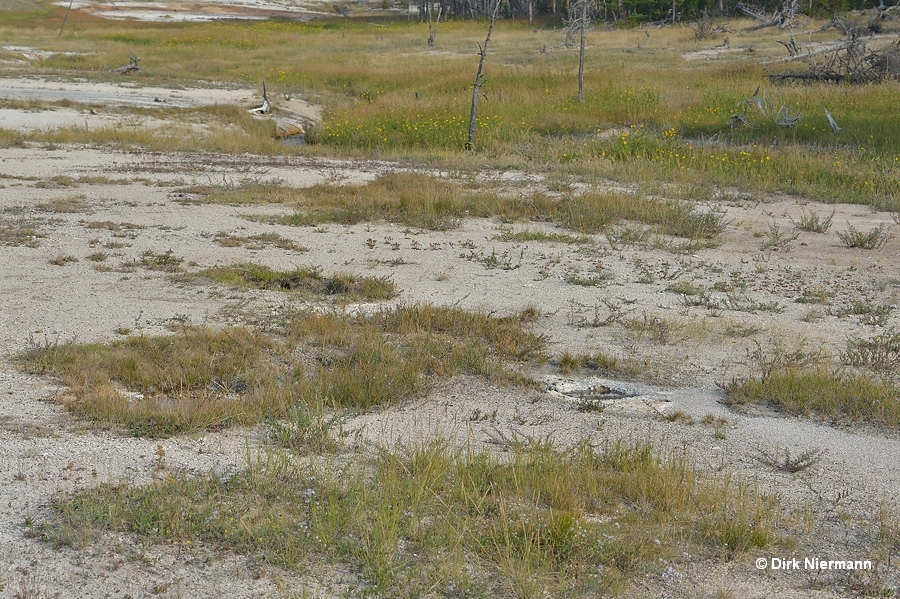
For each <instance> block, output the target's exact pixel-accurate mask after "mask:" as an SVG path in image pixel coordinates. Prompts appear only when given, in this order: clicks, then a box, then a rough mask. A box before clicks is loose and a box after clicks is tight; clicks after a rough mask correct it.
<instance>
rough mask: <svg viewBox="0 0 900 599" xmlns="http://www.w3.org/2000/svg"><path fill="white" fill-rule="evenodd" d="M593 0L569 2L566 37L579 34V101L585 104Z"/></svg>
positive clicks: (569, 37)
mask: <svg viewBox="0 0 900 599" xmlns="http://www.w3.org/2000/svg"><path fill="white" fill-rule="evenodd" d="M593 8H594V2H593V0H575V2H572V3H571V4H569V18H568V20H567V25H568V29H567V31H566V39H567V40H569V39H571V38H572V37H574V36H576V35H578V36H579V46H578V47H579V51H578V101H579V102H580V103H582V104H584V46H585V37H586V36H587V32H588V30H589V29H590V28H591V20H592V18H593Z"/></svg>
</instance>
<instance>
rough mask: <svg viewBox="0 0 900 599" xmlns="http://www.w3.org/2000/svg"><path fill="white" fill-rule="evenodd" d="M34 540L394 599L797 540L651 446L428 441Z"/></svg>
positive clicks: (267, 465)
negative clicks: (104, 546) (501, 446)
mask: <svg viewBox="0 0 900 599" xmlns="http://www.w3.org/2000/svg"><path fill="white" fill-rule="evenodd" d="M54 507H55V516H54V517H53V518H52V519H51V521H50V522H48V523H47V524H44V525H41V526H39V527H37V528H36V529H34V530H31V531H30V532H29V534H32V535H36V536H42V537H43V538H45V539H46V540H49V541H52V542H55V543H59V544H71V545H75V546H83V545H87V544H88V543H89V542H90V540H91V539H92V538H94V537H96V536H97V535H98V533H102V532H104V531H111V532H127V533H134V534H137V535H139V536H140V537H142V538H144V539H147V540H149V541H152V542H162V541H167V542H175V543H187V542H192V543H195V542H203V543H207V544H211V545H214V546H217V547H221V548H223V549H228V550H231V551H234V552H237V553H241V554H249V555H251V556H253V557H254V558H255V559H257V560H259V561H260V562H262V563H265V564H267V565H273V566H283V567H288V568H298V569H300V568H304V567H306V565H307V564H308V563H309V562H310V561H318V560H322V559H325V560H327V561H330V562H332V563H336V564H340V565H349V566H350V567H352V568H353V569H354V570H355V571H357V572H359V574H360V576H361V578H362V579H363V581H364V583H365V584H371V585H374V589H373V590H374V591H376V592H377V593H378V594H379V596H383V597H401V596H403V597H406V596H409V594H410V593H412V594H413V595H417V594H419V593H421V594H426V593H434V592H439V593H441V594H447V595H451V596H456V595H461V596H475V597H479V596H493V597H497V596H521V597H540V596H567V597H596V596H598V595H599V594H604V595H606V594H608V593H610V592H616V591H621V590H623V589H625V588H626V587H627V584H628V581H629V579H630V578H633V577H640V576H642V575H646V574H649V573H654V575H656V576H658V575H659V574H658V571H659V570H660V569H662V567H661V566H660V563H661V562H660V560H661V559H665V560H668V561H669V562H670V563H676V564H677V563H678V562H679V561H680V560H682V559H685V558H683V557H682V556H683V554H684V553H685V552H690V553H691V554H694V555H697V554H700V555H705V556H710V557H719V559H726V560H729V559H732V558H733V557H734V556H736V555H738V554H741V553H743V552H745V551H748V550H753V549H759V548H763V547H769V546H772V545H777V544H779V542H780V541H782V540H785V538H786V537H785V535H784V532H783V531H782V530H781V529H780V526H781V525H782V517H783V515H782V513H781V510H780V508H779V507H778V504H777V502H776V501H775V500H774V499H773V498H771V497H766V496H763V495H761V494H759V493H757V492H754V491H753V490H752V489H751V488H750V487H748V486H747V485H743V484H740V483H736V482H735V481H733V480H731V479H728V478H726V479H724V480H722V479H713V478H709V477H706V476H704V475H702V474H700V473H699V472H697V471H696V470H695V469H693V468H692V467H690V466H689V465H688V464H687V463H686V462H684V461H683V459H680V458H675V457H670V456H659V455H657V454H655V453H654V452H653V451H652V450H651V448H650V447H649V446H647V445H643V444H634V445H628V444H611V445H608V446H606V447H605V448H603V450H601V451H596V450H594V449H593V448H591V447H590V445H589V444H587V443H582V444H580V445H579V446H577V447H575V448H573V449H571V450H568V451H560V450H557V449H555V448H553V447H551V446H550V445H549V444H545V443H535V444H530V445H522V446H517V447H516V448H515V449H514V450H513V451H512V453H511V454H509V455H508V456H507V457H505V458H503V459H500V458H498V457H496V456H495V455H492V454H488V453H482V452H473V451H465V450H459V449H455V448H453V447H451V446H449V445H448V444H446V443H442V442H431V443H427V444H424V445H422V446H418V447H408V448H398V449H396V450H394V451H383V452H379V453H377V454H376V455H374V456H372V457H365V456H359V455H356V456H353V458H352V459H351V460H350V461H349V463H347V464H346V465H343V466H340V467H338V466H328V465H325V466H307V467H303V466H293V465H291V462H290V461H289V460H286V459H283V458H279V457H278V456H277V455H276V454H269V455H267V456H264V458H263V459H260V460H259V461H257V462H256V463H255V464H253V465H252V466H251V468H250V469H249V470H247V471H244V472H240V473H237V474H233V475H229V476H221V475H216V474H209V475H207V476H204V477H199V478H189V477H187V476H185V475H172V476H169V477H167V478H166V479H164V480H161V481H157V482H154V483H151V484H150V485H147V486H141V487H130V486H110V485H103V486H101V487H99V488H97V489H95V490H93V491H89V492H84V493H80V494H78V495H75V496H74V497H70V498H64V499H61V500H59V501H57V502H56V503H55V506H54Z"/></svg>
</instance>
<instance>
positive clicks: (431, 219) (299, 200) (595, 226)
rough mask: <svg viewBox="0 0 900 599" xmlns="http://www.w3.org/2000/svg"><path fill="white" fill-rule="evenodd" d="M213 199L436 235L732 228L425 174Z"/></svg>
mask: <svg viewBox="0 0 900 599" xmlns="http://www.w3.org/2000/svg"><path fill="white" fill-rule="evenodd" d="M207 200H208V201H214V202H228V203H240V204H244V203H259V204H265V203H281V204H290V205H293V206H295V207H296V212H295V213H294V214H292V215H288V216H283V217H275V218H269V217H264V220H266V221H268V222H272V223H278V224H287V225H296V226H313V225H319V224H322V223H329V222H333V223H340V224H346V225H351V224H356V223H360V222H369V221H378V220H384V221H389V222H397V223H402V224H405V225H408V226H414V227H421V228H425V229H432V230H446V229H451V228H453V227H456V226H457V225H458V224H459V222H460V221H461V220H462V219H464V218H469V217H471V218H496V219H499V220H501V221H503V222H513V221H519V220H529V219H540V220H550V221H553V222H555V223H557V224H559V225H560V226H563V227H566V228H567V229H570V230H573V231H577V232H579V233H598V232H600V231H604V230H606V229H607V228H608V227H610V226H612V225H614V224H616V223H619V222H622V221H626V220H633V221H638V222H642V223H646V224H649V225H653V226H654V230H655V231H656V232H658V233H661V234H666V235H674V236H678V237H685V238H689V239H701V240H712V239H715V238H716V237H717V236H718V235H719V234H720V233H721V232H722V231H723V230H724V228H725V225H726V223H725V222H724V221H723V218H722V215H721V214H718V213H714V212H697V211H695V210H694V208H693V206H692V205H691V204H689V203H686V202H675V201H657V200H651V199H647V198H643V197H639V196H633V195H628V194H620V193H599V192H589V193H585V194H582V195H572V194H567V195H564V196H562V197H561V198H558V199H557V198H551V197H549V196H546V195H543V194H533V195H531V196H527V197H521V196H518V195H517V196H508V195H500V194H497V193H493V192H483V191H471V190H468V189H464V188H462V187H461V186H459V185H457V184H456V183H454V182H452V181H445V180H441V179H437V178H435V177H431V176H429V175H420V174H402V173H393V174H388V175H382V176H381V177H379V178H378V179H376V180H375V181H373V182H371V183H368V184H366V185H361V186H350V185H348V186H336V185H325V184H323V185H317V186H314V187H311V188H305V189H291V188H283V187H273V186H255V185H254V186H250V187H247V188H241V189H237V190H230V191H226V192H224V193H219V194H215V195H211V196H209V197H208V198H207ZM503 235H507V238H506V239H504V240H511V241H528V240H534V241H558V242H563V243H588V242H589V241H590V238H589V237H586V236H584V235H581V236H574V235H570V234H564V233H557V234H547V233H540V232H532V231H524V232H519V233H509V234H501V239H503Z"/></svg>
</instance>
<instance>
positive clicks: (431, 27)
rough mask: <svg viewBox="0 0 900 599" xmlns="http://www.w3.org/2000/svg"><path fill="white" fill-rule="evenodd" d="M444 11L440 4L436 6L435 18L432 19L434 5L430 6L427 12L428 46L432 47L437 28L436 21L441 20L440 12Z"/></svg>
mask: <svg viewBox="0 0 900 599" xmlns="http://www.w3.org/2000/svg"><path fill="white" fill-rule="evenodd" d="M443 11H444V6H443V5H441V6H440V7H439V8H438V12H437V19H436V20H435V19H432V18H431V17H432V16H434V6H432V7H431V10H430V11H429V12H428V47H429V48H433V47H434V42H435V39H436V38H437V28H438V23H440V22H441V13H442V12H443Z"/></svg>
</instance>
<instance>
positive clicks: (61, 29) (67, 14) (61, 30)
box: [56, 0, 75, 37]
mask: <svg viewBox="0 0 900 599" xmlns="http://www.w3.org/2000/svg"><path fill="white" fill-rule="evenodd" d="M74 1H75V0H69V8H67V9H66V16H64V17H63V22H62V25H60V26H59V35H57V36H56V37H62V32H63V27H65V26H66V21H68V20H69V13H70V12H71V11H72V3H73V2H74Z"/></svg>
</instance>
